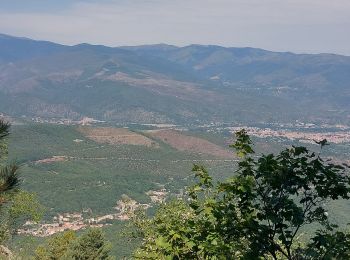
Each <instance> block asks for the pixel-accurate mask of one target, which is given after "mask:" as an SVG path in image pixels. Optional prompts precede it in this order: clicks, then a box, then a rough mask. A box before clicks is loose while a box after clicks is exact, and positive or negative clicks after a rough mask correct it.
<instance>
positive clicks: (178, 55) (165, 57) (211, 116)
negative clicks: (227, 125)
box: [0, 35, 350, 124]
mask: <svg viewBox="0 0 350 260" xmlns="http://www.w3.org/2000/svg"><path fill="white" fill-rule="evenodd" d="M1 36H2V37H1ZM349 72H350V57H348V56H343V55H337V54H294V53H291V52H271V51H266V50H263V49H256V48H249V47H247V48H235V47H230V48H227V47H222V46H216V45H197V44H193V45H189V46H185V47H177V46H172V45H166V44H156V45H142V46H124V47H107V46H103V45H91V44H86V43H83V44H78V45H73V46H67V45H60V44H56V43H52V42H47V41H35V40H31V39H27V38H20V37H11V36H8V35H5V36H4V35H0V101H2V102H1V104H0V111H1V112H2V113H5V114H8V115H10V116H14V117H18V116H28V117H43V118H69V119H77V118H82V117H85V116H87V117H93V118H96V119H98V120H105V121H110V122H113V123H135V122H136V123H181V124H184V123H186V124H188V123H193V124H202V123H208V122H247V121H248V122H253V121H266V122H269V121H277V122H282V121H293V120H305V121H310V122H322V121H325V122H349V121H350V118H349V116H348V114H349V113H348V112H349V111H350V104H349V103H350V102H348V101H347V100H349V99H350V86H349V83H348V82H350V73H349ZM276 111H279V113H276Z"/></svg>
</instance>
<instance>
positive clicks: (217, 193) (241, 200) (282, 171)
mask: <svg viewBox="0 0 350 260" xmlns="http://www.w3.org/2000/svg"><path fill="white" fill-rule="evenodd" d="M236 135H237V140H236V142H235V144H233V145H232V147H233V148H235V149H236V150H237V152H238V155H240V156H241V158H242V159H241V161H240V162H239V167H238V170H237V171H236V174H235V175H234V176H233V177H231V178H230V179H228V180H227V181H224V182H219V183H217V184H214V183H213V181H212V178H211V176H210V175H209V174H208V172H207V170H206V169H205V168H204V167H202V166H199V165H195V166H194V168H193V171H194V172H195V175H196V177H197V179H198V182H197V184H196V185H194V186H192V187H191V188H190V189H189V193H188V198H184V199H179V200H175V201H173V202H170V203H168V204H164V205H163V206H162V207H161V208H160V209H159V210H158V211H157V212H156V214H155V216H154V217H152V218H148V217H146V216H145V215H142V214H141V215H138V216H136V217H135V218H134V227H136V229H135V231H136V233H135V235H136V236H137V237H142V238H143V242H142V245H141V246H140V248H139V249H138V250H137V251H136V252H135V255H134V256H135V258H139V259H348V258H349V257H350V240H349V237H350V235H349V233H347V232H345V231H344V230H343V228H344V227H338V226H336V225H334V224H333V223H331V222H330V221H329V218H328V212H327V210H326V206H325V203H326V202H328V201H332V200H337V199H346V200H348V199H349V196H350V176H349V166H347V165H338V164H333V163H332V162H330V161H327V160H324V159H322V157H321V151H319V152H312V151H309V150H308V149H306V148H305V147H295V146H293V147H291V148H288V149H285V150H283V151H281V152H280V153H279V154H277V155H274V154H268V155H262V156H258V157H256V156H253V154H254V151H253V148H252V142H251V140H250V138H249V136H248V135H247V134H246V132H245V131H240V132H238V133H237V134H236ZM324 145H326V141H323V142H320V148H321V150H322V147H323V146H324ZM308 225H312V226H313V227H314V228H315V229H316V231H315V232H312V234H310V237H309V238H308V237H306V236H304V237H302V238H301V237H300V236H301V235H302V233H303V231H302V230H303V228H304V227H305V226H308Z"/></svg>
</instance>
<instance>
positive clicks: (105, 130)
mask: <svg viewBox="0 0 350 260" xmlns="http://www.w3.org/2000/svg"><path fill="white" fill-rule="evenodd" d="M78 131H79V132H81V133H82V134H83V135H85V136H86V137H87V138H89V139H91V140H93V141H95V142H97V143H107V144H113V145H118V144H119V145H120V144H127V145H142V146H147V147H158V144H157V143H156V142H154V141H153V140H151V139H150V138H147V137H145V136H143V135H141V134H138V133H135V132H131V131H130V130H128V129H125V128H112V127H79V128H78Z"/></svg>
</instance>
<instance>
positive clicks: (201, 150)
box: [148, 129, 233, 158]
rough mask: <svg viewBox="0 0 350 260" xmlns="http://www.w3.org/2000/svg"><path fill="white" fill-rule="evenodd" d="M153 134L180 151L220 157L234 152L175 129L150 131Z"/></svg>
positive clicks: (230, 155)
mask: <svg viewBox="0 0 350 260" xmlns="http://www.w3.org/2000/svg"><path fill="white" fill-rule="evenodd" d="M148 133H149V134H150V135H151V136H153V137H155V138H159V139H160V140H162V141H163V142H164V143H167V144H169V145H170V146H172V147H174V148H175V149H177V150H180V151H187V152H192V153H197V154H206V155H213V156H216V157H220V158H232V157H233V153H231V152H230V151H228V150H226V149H224V148H222V147H221V146H219V145H217V144H214V143H211V142H209V141H207V140H205V139H202V138H198V137H194V136H189V135H185V134H183V133H181V132H179V131H175V130H170V129H169V130H154V131H149V132H148Z"/></svg>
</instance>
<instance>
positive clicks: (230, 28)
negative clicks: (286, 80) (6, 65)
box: [0, 0, 350, 55]
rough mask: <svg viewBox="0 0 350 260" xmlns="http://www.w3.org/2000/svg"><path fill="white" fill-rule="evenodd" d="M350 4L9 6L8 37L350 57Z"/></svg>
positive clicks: (48, 1) (228, 0)
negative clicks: (331, 54)
mask: <svg viewBox="0 0 350 260" xmlns="http://www.w3.org/2000/svg"><path fill="white" fill-rule="evenodd" d="M349 28H350V1H348V0H334V1H329V0H285V1H280V0H177V1H170V0H84V1H83V0H61V1H55V0H26V1H23V0H2V1H1V4H0V32H1V33H6V34H10V35H16V36H24V37H29V38H34V39H43V40H50V41H54V42H58V43H63V44H78V43H82V42H88V43H92V44H103V45H108V46H121V45H142V44H153V43H167V44H173V45H179V46H183V45H188V44H193V43H196V44H215V45H222V46H234V47H245V46H249V47H257V48H263V49H268V50H275V51H293V52H297V53H301V52H302V53H320V52H328V53H337V54H345V55H350V33H349Z"/></svg>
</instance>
